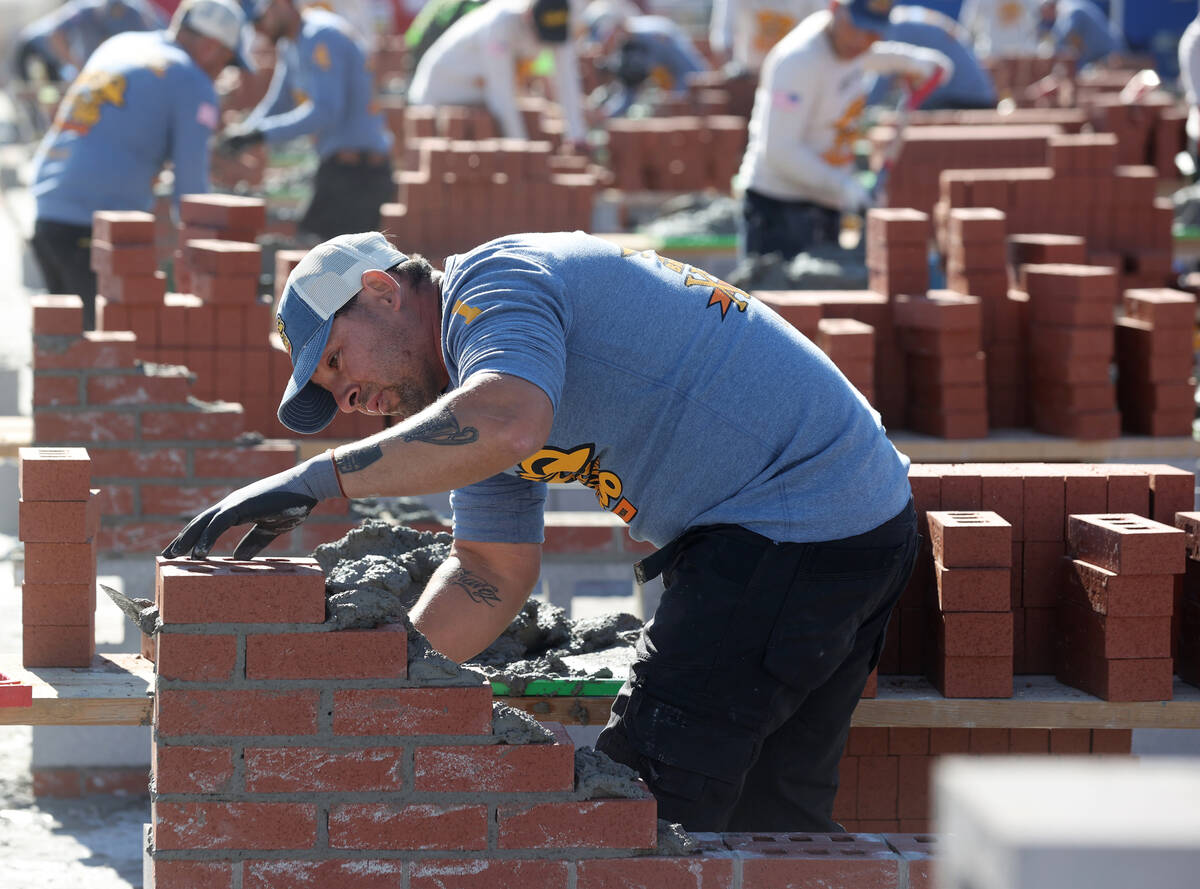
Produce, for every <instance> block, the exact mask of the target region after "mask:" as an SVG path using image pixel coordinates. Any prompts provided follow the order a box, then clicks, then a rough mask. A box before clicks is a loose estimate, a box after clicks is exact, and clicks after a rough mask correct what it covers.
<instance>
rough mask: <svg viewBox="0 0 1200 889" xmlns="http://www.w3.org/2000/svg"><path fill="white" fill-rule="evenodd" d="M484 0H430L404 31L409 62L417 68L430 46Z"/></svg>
mask: <svg viewBox="0 0 1200 889" xmlns="http://www.w3.org/2000/svg"><path fill="white" fill-rule="evenodd" d="M484 2H485V0H429V2H428V3H426V4H425V5H424V6H422V7H421V11H420V12H418V13H417V14H416V16H415V17H414V18H413V20H412V24H411V25H409V26H408V30H406V31H405V32H404V45H405V46H406V47H407V48H408V60H409V64H410V65H411V66H412V67H413V68H415V67H416V66H417V63H418V62H420V61H421V57H422V56H424V55H425V53H427V52H429V47H431V46H433V44H434V43H436V42H437V39H438V38H439V37H441V36H442V35H443V34H445V33H446V31H447V30H448V29H449V27H450V26H451V25H453V24H454V23H455V22H457V21H458V20H459V19H460V18H462V17H463V16H464V15H466V14H467V13H468V12H470V11H471V10H472V9H475V8H476V7H478V6H482V5H483V4H484Z"/></svg>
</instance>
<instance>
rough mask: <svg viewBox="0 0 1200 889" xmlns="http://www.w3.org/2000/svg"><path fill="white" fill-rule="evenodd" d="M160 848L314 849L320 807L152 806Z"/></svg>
mask: <svg viewBox="0 0 1200 889" xmlns="http://www.w3.org/2000/svg"><path fill="white" fill-rule="evenodd" d="M152 809H153V812H152V820H153V822H154V848H155V850H157V851H170V850H176V849H181V850H182V849H251V850H260V851H267V850H276V849H312V848H313V847H314V846H315V845H316V842H317V807H316V805H313V804H310V803H235V802H205V803H168V802H162V801H160V800H159V801H155V802H154V803H153V806H152Z"/></svg>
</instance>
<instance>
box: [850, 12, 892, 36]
mask: <svg viewBox="0 0 1200 889" xmlns="http://www.w3.org/2000/svg"><path fill="white" fill-rule="evenodd" d="M846 11H847V12H848V13H850V21H852V22H854V27H856V28H861V29H862V30H864V31H871V32H872V33H875V34H880V35H882V34H883V33H884V32H885V31H887V29H888V24H889V20H888V19H887V18H879V17H878V16H873V15H869V14H867V13H865V12H855V11H854V10H853V9H849V8H847V10H846Z"/></svg>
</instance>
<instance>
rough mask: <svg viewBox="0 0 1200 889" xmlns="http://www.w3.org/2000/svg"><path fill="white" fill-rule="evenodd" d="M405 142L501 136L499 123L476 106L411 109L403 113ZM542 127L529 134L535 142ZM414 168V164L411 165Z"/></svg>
mask: <svg viewBox="0 0 1200 889" xmlns="http://www.w3.org/2000/svg"><path fill="white" fill-rule="evenodd" d="M404 123H405V126H404V139H405V141H406V142H407V143H414V142H416V141H417V140H419V139H432V138H443V139H494V138H496V137H497V136H499V135H500V132H499V129H498V128H497V127H496V119H495V118H494V117H492V113H491V112H490V111H488V110H487V109H486V108H483V107H481V106H477V105H441V106H438V105H410V106H409V107H407V108H405V109H404ZM540 132H541V127H540V126H539V127H538V128H537V129H535V130H532V131H531V132H530V134H531V135H533V136H534V137H535V138H536V136H537V135H539V134H540ZM409 165H410V166H411V164H409Z"/></svg>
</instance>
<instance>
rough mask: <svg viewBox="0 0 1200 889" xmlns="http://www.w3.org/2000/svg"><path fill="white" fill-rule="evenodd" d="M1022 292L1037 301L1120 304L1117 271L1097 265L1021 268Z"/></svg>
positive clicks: (1050, 265)
mask: <svg viewBox="0 0 1200 889" xmlns="http://www.w3.org/2000/svg"><path fill="white" fill-rule="evenodd" d="M1021 290H1023V291H1024V292H1025V293H1028V294H1029V297H1030V299H1031V300H1036V299H1040V298H1041V299H1055V298H1060V299H1094V300H1096V301H1097V302H1107V303H1108V304H1109V305H1110V306H1111V305H1115V304H1116V302H1117V297H1118V294H1119V291H1118V281H1117V274H1116V272H1115V270H1113V269H1111V268H1104V267H1102V266H1094V265H1068V264H1065V263H1058V264H1046V265H1032V264H1031V265H1024V266H1021Z"/></svg>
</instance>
